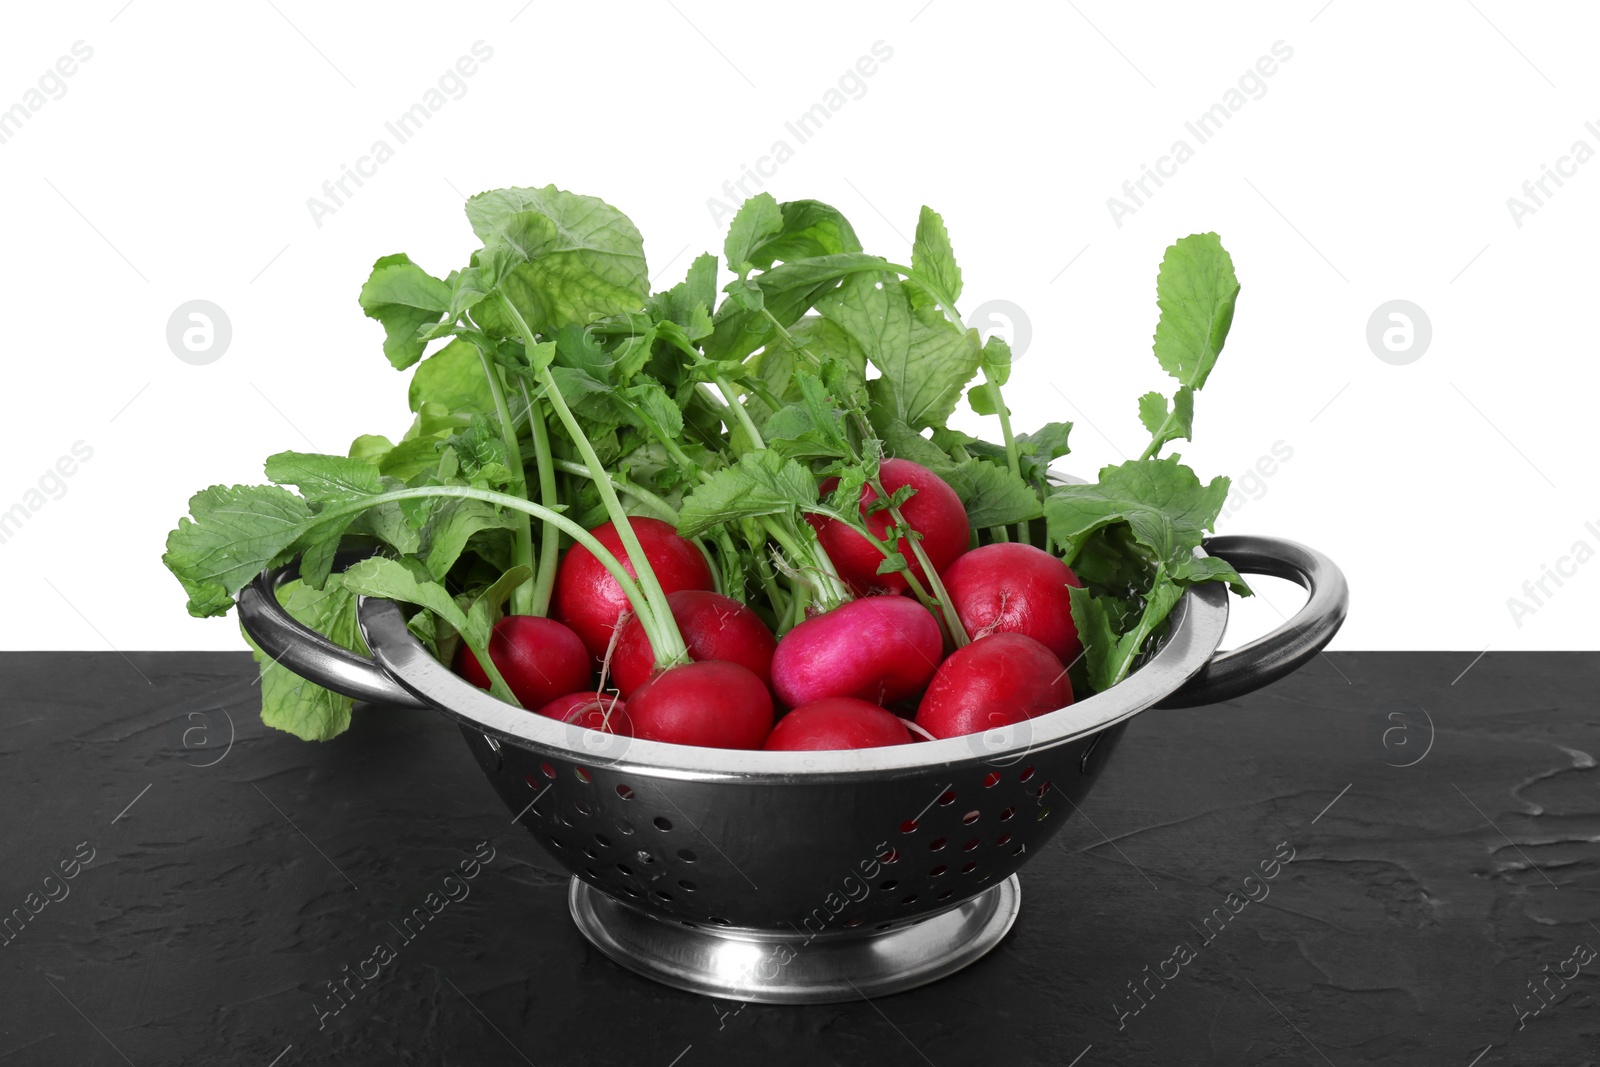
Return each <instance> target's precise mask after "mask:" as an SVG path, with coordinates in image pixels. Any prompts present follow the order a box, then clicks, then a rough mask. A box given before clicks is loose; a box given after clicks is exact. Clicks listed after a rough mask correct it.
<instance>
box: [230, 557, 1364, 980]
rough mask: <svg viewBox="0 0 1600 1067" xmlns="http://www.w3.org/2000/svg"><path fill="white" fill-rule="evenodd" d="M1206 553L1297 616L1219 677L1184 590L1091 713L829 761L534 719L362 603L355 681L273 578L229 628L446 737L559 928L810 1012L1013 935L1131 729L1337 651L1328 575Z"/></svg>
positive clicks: (390, 606)
mask: <svg viewBox="0 0 1600 1067" xmlns="http://www.w3.org/2000/svg"><path fill="white" fill-rule="evenodd" d="M1207 548H1208V550H1209V551H1210V552H1212V553H1213V554H1216V555H1220V556H1223V557H1224V558H1226V559H1228V560H1229V562H1231V563H1232V564H1233V565H1234V566H1235V567H1236V568H1237V569H1239V570H1240V571H1241V572H1246V573H1265V574H1273V575H1276V576H1279V577H1283V578H1288V579H1291V580H1293V581H1296V582H1298V583H1299V584H1301V585H1303V586H1305V587H1306V588H1307V589H1309V590H1310V597H1309V599H1308V601H1307V603H1306V604H1305V606H1304V607H1303V608H1302V609H1301V611H1300V612H1299V613H1298V614H1297V615H1296V616H1295V617H1294V618H1293V619H1291V620H1289V622H1288V623H1286V624H1285V625H1284V626H1283V627H1281V628H1280V629H1278V630H1276V631H1274V632H1273V633H1271V634H1269V635H1267V636H1266V637H1263V638H1261V639H1260V640H1258V641H1255V642H1252V643H1251V644H1249V645H1246V646H1244V647H1242V648H1239V649H1236V650H1234V651H1232V652H1228V653H1224V654H1220V655H1218V654H1216V649H1217V646H1218V644H1219V643H1220V642H1221V640H1222V634H1223V629H1224V626H1225V624H1226V621H1227V594H1226V592H1225V590H1224V589H1223V588H1222V587H1221V586H1218V585H1207V586H1202V587H1199V588H1195V589H1192V590H1190V591H1189V592H1188V593H1187V594H1185V596H1184V597H1183V599H1182V600H1181V601H1180V602H1179V604H1178V606H1177V608H1176V609H1175V610H1174V612H1173V614H1172V617H1171V625H1170V626H1169V628H1168V633H1167V636H1166V639H1165V641H1164V642H1163V643H1162V645H1161V647H1160V648H1159V650H1157V651H1156V652H1155V653H1154V655H1152V656H1150V657H1149V658H1148V659H1147V661H1146V662H1144V663H1143V664H1142V665H1141V666H1140V667H1139V668H1138V670H1136V671H1135V672H1134V673H1133V674H1131V675H1130V676H1129V677H1128V679H1127V680H1126V681H1124V682H1122V683H1121V684H1119V685H1117V686H1115V687H1113V688H1112V689H1110V690H1108V691H1106V692H1104V693H1098V694H1095V695H1094V696H1091V697H1089V698H1087V699H1084V700H1082V701H1079V702H1078V703H1076V704H1073V705H1072V706H1070V707H1068V708H1064V709H1062V710H1060V711H1055V712H1051V713H1049V714H1047V715H1042V716H1039V717H1037V718H1034V719H1031V720H1028V721H1026V722H1023V723H1020V724H1017V725H1016V726H1011V727H1005V728H1003V729H998V730H993V731H989V732H988V733H985V734H977V735H972V736H969V737H957V738H949V739H946V740H942V741H932V742H922V743H918V744H911V745H903V746H895V747H890V748H882V749H865V750H856V751H843V752H759V751H758V752H747V751H733V750H726V749H706V748H695V747H689V746H681V745H668V744H662V743H658V742H652V741H643V740H636V739H631V738H623V737H615V736H612V735H608V734H600V733H596V732H595V731H592V730H585V729H582V728H579V727H575V726H569V725H566V724H563V723H560V722H557V721H555V720H553V719H548V718H545V717H542V716H538V715H533V714H530V713H529V712H527V711H524V710H522V709H519V708H515V707H512V706H510V705H507V704H504V703H501V702H500V701H498V700H496V699H494V698H493V697H491V696H489V695H488V694H487V693H485V692H483V691H481V690H479V689H477V688H475V687H473V686H472V685H470V684H468V683H467V682H465V681H463V680H462V679H461V678H459V677H457V676H456V675H455V674H453V673H452V672H451V671H450V670H449V669H448V668H447V667H446V666H445V665H443V664H440V663H439V662H438V661H437V660H435V659H434V658H433V656H432V655H431V654H430V653H429V652H428V651H427V649H426V648H424V647H423V646H422V645H421V644H420V643H419V642H418V641H417V640H416V639H415V638H414V637H413V636H412V635H411V633H410V632H409V631H408V630H407V629H406V626H405V617H404V615H403V614H402V612H401V610H400V608H399V607H398V606H397V605H395V604H394V603H392V602H390V601H385V600H377V599H363V600H362V602H361V604H360V608H359V614H360V621H361V627H362V632H363V634H364V635H365V637H366V641H367V644H368V646H369V647H370V648H371V650H372V653H373V659H372V660H368V659H366V658H365V657H361V656H357V655H355V654H353V653H350V652H347V651H345V650H343V649H340V648H338V647H337V646H334V645H332V644H331V643H329V642H327V641H326V640H324V639H322V638H321V637H320V635H316V634H314V633H313V632H312V631H310V630H308V629H306V628H305V627H303V626H301V625H300V624H298V623H296V622H295V621H294V620H293V619H291V618H289V617H288V616H287V614H285V613H284V612H283V611H282V610H281V609H280V608H279V607H278V604H277V601H276V599H275V597H274V596H273V595H272V587H273V585H274V584H275V583H276V582H278V581H281V580H284V579H285V578H286V577H288V576H289V575H290V574H292V569H290V568H286V569H284V570H283V571H280V572H271V573H268V574H264V575H262V576H261V577H260V578H259V579H258V580H257V581H256V582H255V583H254V584H253V585H252V586H251V587H249V588H248V589H247V590H245V591H244V593H243V594H242V595H241V596H240V598H239V607H240V618H241V621H242V622H243V624H244V626H245V628H246V629H247V630H248V631H249V632H250V634H251V636H252V638H253V639H255V641H256V642H257V643H258V645H260V646H261V647H262V648H263V649H265V650H266V651H267V652H268V653H269V654H271V655H273V656H274V657H275V658H277V659H278V660H279V661H280V662H282V663H283V664H284V665H285V666H287V667H289V668H290V669H291V670H294V671H295V672H296V673H298V674H301V675H302V676H304V677H306V678H309V679H311V680H313V681H316V682H318V683H319V684H322V685H325V686H328V687H329V688H333V689H337V690H340V691H343V692H347V693H350V694H351V695H354V696H357V697H359V698H361V699H366V700H375V701H381V702H387V703H393V704H405V705H412V706H426V707H432V708H436V709H438V710H440V711H442V712H444V713H445V714H447V715H449V716H451V717H452V718H453V719H455V720H456V721H457V722H458V723H459V724H460V726H461V729H462V733H463V735H464V736H465V737H466V739H467V743H468V745H469V746H470V747H471V749H472V751H473V754H474V755H475V756H476V757H477V759H478V762H479V763H480V764H481V765H482V767H483V769H484V773H485V774H487V775H488V777H489V780H490V781H491V782H492V783H493V785H494V787H495V789H496V791H497V792H499V794H500V796H501V798H502V799H503V800H504V801H505V803H506V806H507V808H508V809H509V810H510V811H512V812H513V813H515V821H517V822H520V823H522V825H524V826H525V827H526V828H527V829H528V830H529V832H530V833H532V835H533V837H534V839H535V840H537V841H538V842H539V844H540V845H541V846H543V847H544V848H545V849H546V850H547V851H548V852H549V853H550V855H551V856H552V857H554V858H555V859H556V861H557V862H559V863H561V864H562V865H563V866H564V867H565V868H566V869H567V870H568V871H570V872H571V873H572V875H573V878H572V883H571V889H570V895H569V903H570V906H571V911H572V915H573V919H574V920H575V921H576V923H577V925H578V928H579V929H580V930H581V931H582V932H583V934H584V935H585V936H586V937H587V938H588V939H589V940H590V941H591V942H593V943H594V944H595V945H596V946H597V947H599V948H600V949H601V951H603V952H604V953H605V954H606V955H608V956H610V957H611V958H612V959H613V960H615V961H617V962H618V963H620V964H622V965H624V966H626V967H629V968H631V969H633V970H635V971H638V972H639V973H641V974H644V975H646V976H648V977H650V978H653V979H655V980H657V981H661V982H664V983H666V984H668V985H672V986H677V987H679V988H683V989H689V990H693V991H696V992H701V993H706V994H710V995H715V996H721V997H728V998H731V999H736V1000H745V1001H763V1002H771V1003H805V1002H826V1001H834V1000H848V999H854V998H858V997H860V996H864V995H865V996H873V995H882V994H886V993H892V992H897V991H900V990H903V989H909V988H911V987H913V986H916V985H920V984H923V983H926V982H929V981H933V980H935V979H937V978H940V977H942V976H944V975H947V974H950V973H952V972H954V971H956V970H959V969H960V968H962V967H964V966H966V965H967V964H969V963H971V962H972V961H973V960H975V959H977V958H978V957H980V956H982V955H983V954H984V953H985V952H987V951H988V950H989V949H990V948H992V947H993V946H994V945H995V944H996V943H997V942H998V941H999V940H1000V938H1001V937H1003V936H1004V935H1005V933H1006V931H1007V930H1008V929H1009V928H1010V926H1011V923H1012V921H1013V920H1014V919H1015V917H1016V914H1017V909H1018V906H1019V903H1020V889H1019V885H1018V881H1017V878H1016V872H1017V870H1018V869H1019V868H1020V867H1021V866H1022V865H1023V864H1024V863H1026V862H1027V860H1028V857H1029V855H1030V854H1032V853H1035V852H1037V851H1039V849H1040V848H1041V847H1043V846H1044V844H1045V843H1046V842H1047V841H1048V840H1049V839H1050V837H1051V836H1052V835H1053V834H1054V833H1055V832H1056V831H1057V830H1058V829H1059V828H1060V826H1061V825H1062V823H1063V822H1065V821H1066V819H1067V818H1069V817H1070V816H1071V814H1072V813H1073V812H1074V811H1075V810H1076V808H1077V805H1078V803H1079V802H1081V801H1082V799H1083V797H1084V796H1085V795H1086V794H1087V793H1088V791H1089V789H1090V787H1091V786H1092V785H1093V784H1094V781H1095V779H1096V777H1097V776H1098V775H1099V773H1100V771H1101V769H1102V768H1103V767H1104V766H1105V763H1106V760H1107V759H1108V758H1109V756H1110V754H1111V751H1112V749H1113V748H1114V747H1115V746H1116V744H1117V741H1118V740H1119V739H1120V738H1121V736H1122V733H1123V729H1124V728H1125V726H1126V724H1127V722H1128V720H1129V719H1131V718H1132V717H1133V716H1134V715H1137V714H1138V713H1139V712H1141V711H1143V710H1145V709H1146V708H1150V707H1154V706H1157V705H1164V706H1191V705H1196V704H1205V703H1211V702H1214V701H1217V700H1222V699H1227V698H1230V697H1233V696H1238V695H1240V694H1242V693H1245V692H1249V691H1250V690H1252V689H1255V688H1258V687H1260V686H1262V685H1266V684H1268V683H1269V682H1271V681H1274V680H1276V679H1277V678H1280V677H1282V676H1284V675H1286V674H1288V673H1290V672H1291V671H1293V670H1294V669H1296V668H1297V667H1298V666H1299V665H1300V664H1302V663H1304V662H1305V661H1306V660H1307V659H1309V658H1310V657H1312V656H1314V655H1316V653H1317V652H1318V651H1320V650H1321V649H1322V648H1323V646H1325V645H1326V644H1327V642H1328V641H1329V640H1330V639H1331V638H1332V636H1333V634H1334V633H1335V632H1336V631H1337V630H1338V628H1339V625H1340V623H1341V622H1342V621H1343V619H1344V615H1345V611H1346V605H1347V600H1348V594H1347V590H1346V586H1345V582H1344V578H1343V576H1342V575H1341V574H1340V573H1339V570H1338V568H1337V567H1335V566H1334V564H1333V563H1332V562H1331V561H1329V560H1328V559H1327V558H1326V557H1325V556H1323V555H1321V554H1320V553H1317V552H1315V551H1313V550H1311V549H1308V548H1305V547H1303V546H1300V545H1297V544H1294V543H1292V542H1288V541H1279V540H1273V539H1268V538H1258V537H1219V538H1214V539H1213V540H1212V541H1211V542H1210V543H1209V544H1208V545H1207Z"/></svg>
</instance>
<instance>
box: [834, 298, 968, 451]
mask: <svg viewBox="0 0 1600 1067" xmlns="http://www.w3.org/2000/svg"><path fill="white" fill-rule="evenodd" d="M817 311H819V312H820V313H821V314H822V315H823V316H825V317H826V318H828V319H830V320H832V321H833V322H834V323H836V324H837V325H838V326H839V327H840V328H841V329H843V330H844V331H845V332H846V333H847V334H849V335H850V337H851V338H852V339H853V340H854V341H855V342H856V344H858V345H859V346H860V347H861V350H862V351H863V352H865V353H866V356H867V359H868V360H869V361H870V362H871V363H872V365H873V366H874V367H876V368H877V369H878V371H879V373H880V374H881V375H882V379H880V380H883V381H887V382H888V383H889V384H890V385H891V386H892V387H893V401H894V403H895V404H896V405H897V410H895V411H894V415H895V416H896V417H897V418H899V419H900V421H902V422H904V423H906V424H907V425H908V426H910V427H911V428H912V429H914V430H915V429H921V428H922V427H924V426H942V425H943V424H944V422H945V420H947V419H948V418H949V417H950V415H951V413H952V412H954V411H955V407H956V401H957V400H958V399H959V398H960V396H961V391H962V389H963V388H964V387H965V386H966V384H967V383H968V382H970V381H971V380H972V376H973V374H975V373H976V372H977V370H978V365H979V362H980V360H981V358H982V349H981V348H980V347H979V345H978V333H977V331H976V330H971V329H965V328H963V327H960V326H956V325H955V324H953V323H951V322H950V321H949V320H948V319H946V318H945V317H944V316H943V315H942V314H941V313H939V312H937V311H935V310H933V309H932V308H913V307H912V306H911V302H910V300H909V299H908V297H907V296H906V292H905V288H904V286H902V285H901V283H900V282H898V281H896V280H893V279H890V280H888V281H884V282H881V283H880V282H879V281H877V280H875V279H874V278H873V277H872V276H871V275H869V274H864V273H863V274H853V275H851V276H850V277H848V278H846V279H845V280H844V282H843V284H841V285H840V286H839V288H838V290H837V291H836V292H833V293H830V294H828V295H827V296H826V297H824V298H823V299H822V300H820V301H819V302H818V303H817ZM874 399H875V400H878V401H879V402H882V400H883V399H884V398H882V397H875V398H874Z"/></svg>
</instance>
